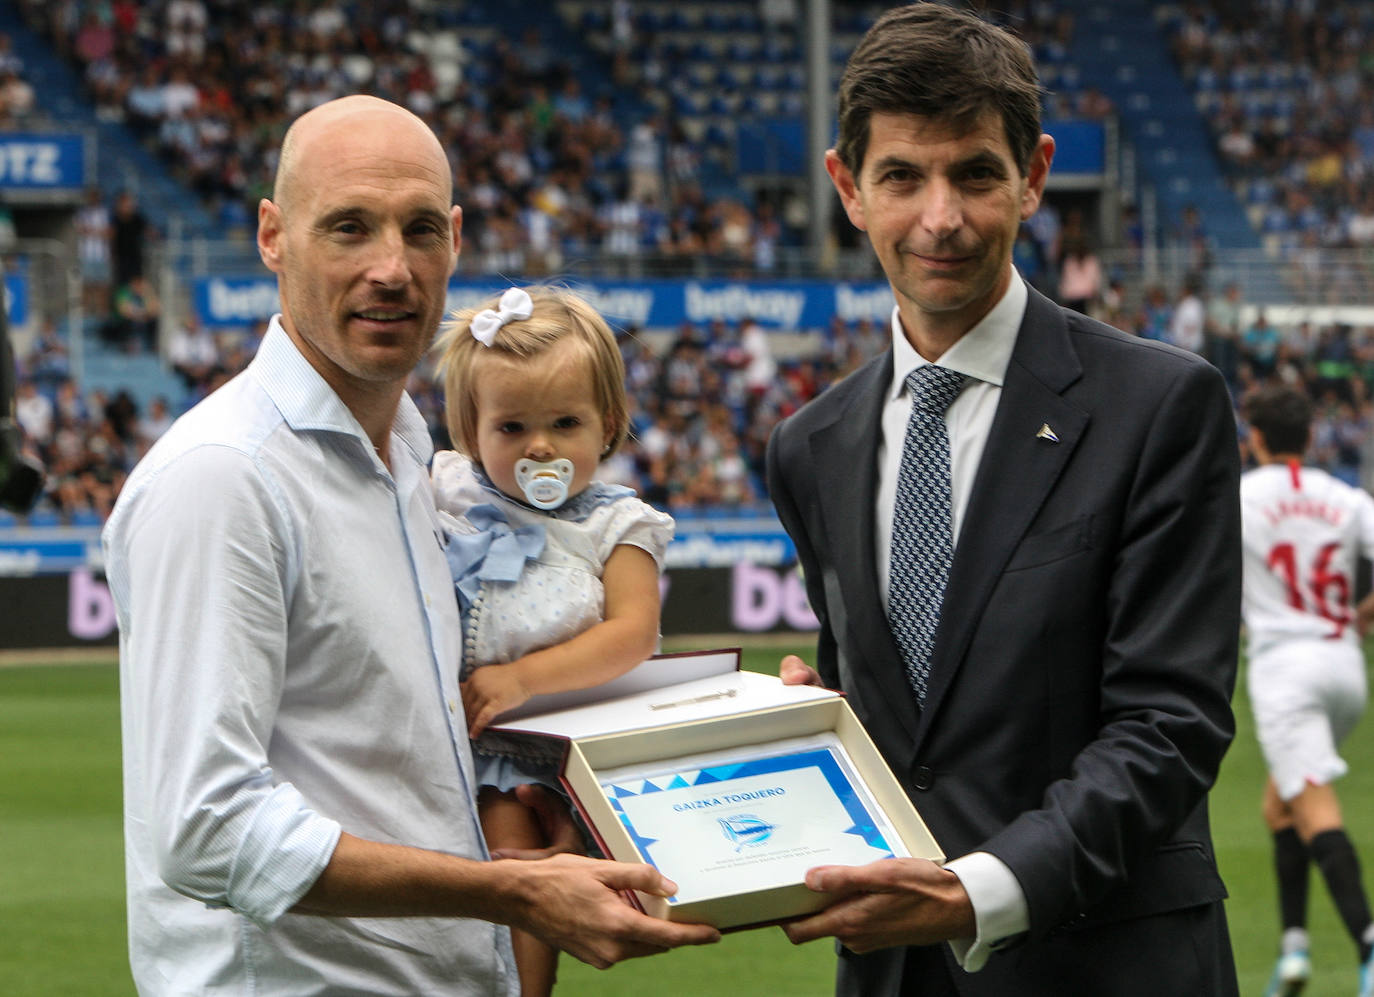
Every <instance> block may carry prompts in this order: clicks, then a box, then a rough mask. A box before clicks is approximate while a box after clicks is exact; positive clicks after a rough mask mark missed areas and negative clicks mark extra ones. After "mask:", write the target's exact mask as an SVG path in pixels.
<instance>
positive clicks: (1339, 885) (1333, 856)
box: [1307, 828, 1370, 962]
mask: <svg viewBox="0 0 1374 997" xmlns="http://www.w3.org/2000/svg"><path fill="white" fill-rule="evenodd" d="M1307 849H1308V851H1310V852H1311V853H1312V861H1313V862H1315V863H1317V868H1318V869H1320V870H1321V871H1322V878H1323V879H1325V880H1326V888H1327V890H1329V891H1330V893H1331V900H1332V902H1333V903H1334V904H1335V905H1336V911H1337V912H1338V913H1339V914H1340V915H1341V920H1342V921H1344V922H1345V928H1346V930H1347V931H1349V932H1350V937H1351V938H1353V939H1354V940H1355V944H1356V945H1358V946H1359V947H1360V961H1361V962H1363V961H1364V960H1365V958H1367V957H1368V949H1367V943H1366V942H1365V941H1364V934H1365V931H1366V930H1367V929H1368V928H1369V924H1370V917H1369V898H1368V897H1366V896H1365V892H1364V884H1363V883H1362V882H1361V880H1360V859H1359V856H1358V855H1356V854H1355V846H1354V845H1353V844H1351V841H1350V837H1349V836H1348V835H1347V834H1346V833H1345V829H1344V828H1333V829H1332V830H1330V831H1322V832H1321V833H1320V834H1317V835H1314V836H1313V838H1312V840H1311V841H1309V842H1308V843H1307Z"/></svg>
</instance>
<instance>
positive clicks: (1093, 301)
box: [1059, 235, 1103, 315]
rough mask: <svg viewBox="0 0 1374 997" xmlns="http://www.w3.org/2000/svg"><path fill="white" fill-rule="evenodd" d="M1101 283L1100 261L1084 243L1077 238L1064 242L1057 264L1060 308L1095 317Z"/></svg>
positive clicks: (1100, 292)
mask: <svg viewBox="0 0 1374 997" xmlns="http://www.w3.org/2000/svg"><path fill="white" fill-rule="evenodd" d="M1102 281H1103V273H1102V261H1101V260H1099V259H1098V256H1097V253H1095V252H1093V250H1092V249H1091V248H1090V247H1089V246H1088V240H1087V239H1086V238H1085V237H1084V236H1081V235H1076V236H1074V237H1073V238H1071V239H1066V240H1065V242H1064V257H1063V259H1062V260H1061V261H1060V264H1059V302H1060V304H1062V305H1064V306H1066V307H1068V308H1072V309H1074V310H1075V311H1078V312H1082V313H1083V314H1084V315H1095V314H1097V305H1098V302H1099V300H1100V298H1101V296H1102Z"/></svg>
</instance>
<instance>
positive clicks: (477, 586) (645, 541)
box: [431, 451, 673, 790]
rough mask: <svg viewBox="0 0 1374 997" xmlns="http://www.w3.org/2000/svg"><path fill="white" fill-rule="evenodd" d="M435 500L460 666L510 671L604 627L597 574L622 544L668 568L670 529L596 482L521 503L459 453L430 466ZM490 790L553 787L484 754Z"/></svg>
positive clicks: (546, 775) (666, 519)
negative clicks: (552, 504) (457, 617)
mask: <svg viewBox="0 0 1374 997" xmlns="http://www.w3.org/2000/svg"><path fill="white" fill-rule="evenodd" d="M431 476H432V478H433V481H434V497H435V502H436V504H437V505H438V508H439V516H440V519H441V520H442V521H443V524H444V528H445V531H446V533H447V534H448V547H447V553H448V560H449V567H450V569H451V570H452V572H453V577H454V584H455V587H456V589H457V592H458V603H459V608H460V609H461V611H462V614H463V667H462V676H461V677H462V678H464V679H466V678H467V677H468V676H469V675H470V674H472V671H473V669H475V668H481V667H483V666H484V665H492V664H505V663H507V662H510V661H514V660H516V659H517V658H520V657H523V656H524V655H526V654H528V653H530V652H531V651H537V650H539V649H541V648H545V647H550V646H552V645H554V644H561V643H562V642H564V641H566V640H568V639H570V638H572V637H575V636H577V635H578V634H580V633H582V632H583V631H584V630H587V629H589V628H590V627H592V626H593V625H595V624H597V623H599V622H601V621H602V620H603V619H604V618H605V611H606V597H605V589H604V587H603V586H602V583H601V574H602V571H603V569H604V568H605V565H606V561H607V559H608V558H610V556H611V552H612V551H613V550H615V548H616V547H617V546H619V545H620V544H630V545H632V546H635V547H639V548H641V549H643V550H645V551H647V552H648V553H649V554H650V555H651V556H652V557H653V559H654V562H655V563H656V564H657V565H658V567H659V570H660V571H661V570H662V569H663V555H664V552H665V551H666V550H667V547H668V542H669V541H670V540H671V539H672V537H673V520H672V517H671V516H668V515H665V514H664V513H661V512H659V511H657V510H656V509H654V508H652V507H651V506H649V505H646V504H645V503H644V502H642V501H640V500H639V499H638V498H636V497H635V494H634V492H633V491H632V490H631V489H629V488H624V487H621V486H619V485H607V484H604V483H602V482H596V481H594V482H592V483H591V484H590V485H588V486H587V488H586V489H584V490H583V491H582V492H580V493H579V494H577V495H575V496H573V497H572V498H570V499H568V501H567V502H565V503H564V504H563V505H562V506H560V507H559V508H557V509H552V510H547V511H546V510H541V509H536V508H533V507H532V506H528V505H525V504H524V503H523V502H517V501H515V500H514V499H512V498H510V497H508V496H507V495H505V494H504V493H503V492H501V490H500V489H498V488H497V487H496V486H495V485H493V484H492V483H491V480H490V479H489V478H488V477H487V476H486V474H485V473H483V471H482V470H481V469H480V468H478V467H476V466H474V465H473V463H472V462H471V461H470V460H469V459H468V458H467V457H464V456H463V455H462V454H459V453H456V452H454V451H441V452H440V453H438V454H436V455H435V457H434V466H433V471H432V475H431ZM476 747H477V753H478V755H479V756H481V757H479V760H478V764H479V768H480V770H481V781H482V783H483V784H484V785H493V786H496V787H497V788H498V789H503V790H509V789H512V788H514V787H515V786H517V785H519V784H520V783H523V782H531V781H538V782H544V783H548V784H551V785H553V784H556V783H557V779H556V778H555V777H554V774H553V773H552V772H550V771H547V770H543V771H534V770H532V769H531V768H530V767H529V766H525V767H523V768H522V767H521V766H520V764H519V763H517V762H515V761H514V760H512V759H510V758H507V757H504V756H498V757H492V756H491V755H490V754H485V755H484V752H483V748H482V746H481V745H480V744H478V745H476Z"/></svg>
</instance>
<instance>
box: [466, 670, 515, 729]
mask: <svg viewBox="0 0 1374 997" xmlns="http://www.w3.org/2000/svg"><path fill="white" fill-rule="evenodd" d="M461 689H462V692H463V714H464V715H465V716H466V717H467V718H468V737H470V738H472V739H473V740H476V739H477V738H478V737H479V736H481V734H482V731H484V730H486V729H487V726H488V725H489V724H490V723H492V721H494V720H495V719H496V718H497V717H498V716H500V715H501V714H502V713H505V712H506V711H507V710H513V709H515V707H517V706H519V705H520V704H521V703H523V702H525V701H526V700H528V699H529V698H530V694H529V692H528V691H527V690H526V689H525V685H524V683H523V682H521V681H520V677H519V675H518V674H517V672H516V669H515V668H514V667H513V666H511V665H488V666H486V667H485V668H478V669H477V670H476V671H474V672H473V673H472V674H471V675H469V676H468V680H467V681H466V682H464V683H463V684H462V686H461Z"/></svg>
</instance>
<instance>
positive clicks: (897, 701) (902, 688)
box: [811, 350, 917, 740]
mask: <svg viewBox="0 0 1374 997" xmlns="http://www.w3.org/2000/svg"><path fill="white" fill-rule="evenodd" d="M850 376H851V377H853V378H856V379H861V380H858V381H856V383H855V384H854V385H853V389H854V390H853V393H852V395H851V397H850V399H849V402H848V404H846V405H845V406H844V407H843V408H841V409H840V410H838V411H837V412H836V418H835V420H834V421H833V422H831V423H830V424H828V425H826V426H824V427H822V428H820V429H818V430H817V431H816V432H815V433H814V434H812V437H811V456H812V459H813V461H814V466H815V467H817V468H834V469H836V470H837V473H836V474H835V475H834V477H832V478H831V479H830V480H827V481H823V482H821V483H820V485H819V487H818V489H817V491H818V494H819V500H820V506H821V516H822V520H823V522H824V524H825V531H826V543H827V546H828V547H829V550H830V553H831V556H830V566H831V567H832V568H833V569H834V571H835V574H836V580H837V582H838V588H839V591H840V592H841V593H843V598H844V606H843V610H844V611H843V614H842V615H840V616H839V617H837V618H835V619H833V620H832V623H833V624H834V625H836V626H843V627H844V628H845V629H846V630H847V635H837V636H838V637H839V639H840V643H841V646H855V647H857V648H858V656H859V660H856V661H852V662H851V663H850V664H851V667H853V668H855V669H861V670H862V672H863V674H864V676H865V677H866V678H867V679H868V680H869V682H870V683H871V685H872V687H873V689H872V690H871V692H870V693H868V694H865V693H864V691H863V690H859V689H856V690H850V691H852V692H854V693H856V694H857V695H858V696H859V697H860V698H862V699H863V700H864V703H865V705H866V706H867V707H868V709H869V711H870V712H872V711H876V710H878V709H886V710H887V711H888V712H889V713H890V714H891V716H892V717H893V719H894V720H895V721H896V722H897V723H898V724H900V727H901V732H902V735H903V737H904V739H907V740H909V739H912V738H914V737H915V734H916V719H917V717H916V701H915V698H914V696H913V694H912V691H911V686H910V685H908V684H907V678H906V670H905V668H904V667H903V666H902V658H901V652H900V651H898V649H897V645H896V642H895V641H894V640H893V638H892V631H891V630H890V629H889V627H888V622H887V616H886V615H885V614H884V613H883V600H882V595H881V593H880V592H879V591H878V570H877V564H876V563H875V554H874V549H873V530H874V514H873V506H874V502H875V488H876V479H877V469H876V464H877V452H878V437H879V433H880V427H881V424H882V409H883V404H884V402H885V400H886V394H887V388H888V386H889V385H890V384H891V381H892V351H891V350H888V351H887V352H886V353H885V354H883V356H882V357H880V358H879V359H878V360H875V361H874V362H872V363H870V364H868V365H866V366H865V367H863V368H862V369H860V370H858V371H856V372H855V373H854V374H852V375H850ZM832 390H833V389H832ZM870 696H871V702H870V701H869V700H870Z"/></svg>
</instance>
